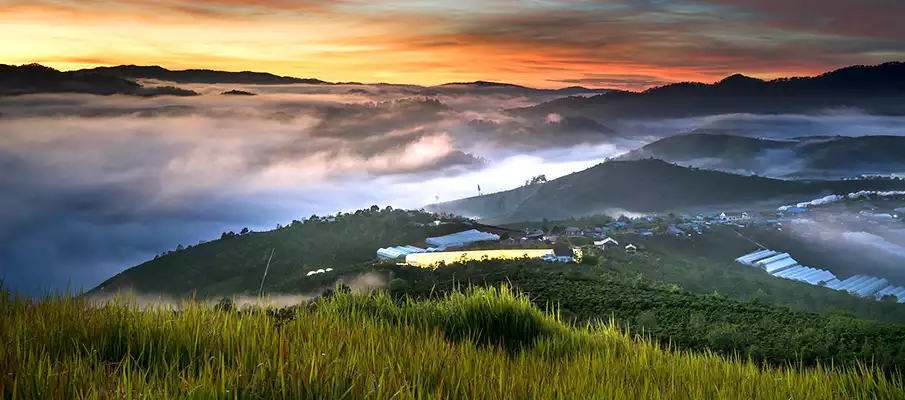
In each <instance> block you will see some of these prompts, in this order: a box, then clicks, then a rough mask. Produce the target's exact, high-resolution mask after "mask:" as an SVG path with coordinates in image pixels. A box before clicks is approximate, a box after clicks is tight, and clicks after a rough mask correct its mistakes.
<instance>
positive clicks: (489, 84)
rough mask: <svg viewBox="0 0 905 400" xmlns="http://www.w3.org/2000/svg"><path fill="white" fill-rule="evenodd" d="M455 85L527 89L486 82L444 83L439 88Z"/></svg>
mask: <svg viewBox="0 0 905 400" xmlns="http://www.w3.org/2000/svg"><path fill="white" fill-rule="evenodd" d="M456 85H458V86H483V87H513V88H523V89H529V88H528V87H526V86H521V85H513V84H511V83H500V82H488V81H474V82H450V83H444V84H442V85H440V86H456Z"/></svg>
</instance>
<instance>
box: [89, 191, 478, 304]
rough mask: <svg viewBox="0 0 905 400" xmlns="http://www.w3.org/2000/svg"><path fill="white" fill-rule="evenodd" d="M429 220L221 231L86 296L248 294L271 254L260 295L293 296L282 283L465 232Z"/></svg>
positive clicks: (358, 215)
mask: <svg viewBox="0 0 905 400" xmlns="http://www.w3.org/2000/svg"><path fill="white" fill-rule="evenodd" d="M435 218H436V216H434V215H432V214H428V213H423V212H419V211H404V210H398V209H396V210H394V209H392V208H391V207H387V208H385V209H382V210H381V209H380V208H378V207H377V206H374V207H372V208H370V209H364V210H358V211H356V212H354V213H346V214H342V213H341V214H340V215H336V216H316V215H313V216H311V217H308V218H302V219H301V220H295V221H292V222H291V223H290V224H288V225H287V226H281V227H278V228H277V229H274V230H271V231H267V232H247V231H246V232H243V231H241V230H239V233H235V232H224V233H223V234H222V235H221V237H220V239H219V240H214V241H210V242H206V243H202V244H198V245H190V246H187V247H186V248H185V249H182V248H180V249H179V250H178V251H175V252H168V253H166V254H163V255H162V256H160V257H155V258H154V259H153V260H149V261H147V262H145V263H142V264H140V265H137V266H135V267H133V268H130V269H127V270H125V271H123V272H121V273H119V274H117V275H116V276H113V277H111V278H110V279H108V280H107V281H105V282H103V283H101V284H100V285H98V287H96V288H94V289H93V290H91V291H90V292H89V293H90V294H101V293H115V292H118V291H121V290H128V289H132V290H135V291H137V292H139V293H156V294H166V295H172V296H192V295H194V296H197V297H199V298H205V297H208V296H223V295H227V294H237V293H238V294H242V293H244V294H251V295H254V294H257V293H258V289H259V287H260V285H261V278H262V276H263V274H264V268H265V266H266V264H267V261H268V258H269V256H270V253H271V250H273V251H274V258H273V260H272V263H271V264H270V267H269V270H268V273H267V281H266V282H265V285H264V290H266V291H275V290H276V291H282V290H286V291H289V292H292V293H297V292H298V291H299V290H300V289H301V288H299V287H291V285H290V286H287V285H288V284H289V283H291V282H298V280H300V279H302V280H305V281H307V280H306V279H303V278H306V273H307V272H308V271H313V270H317V269H322V268H328V267H332V268H334V269H336V270H337V271H336V272H337V274H339V273H343V272H344V271H343V268H351V267H352V266H354V265H357V264H360V263H364V262H370V261H373V260H374V259H375V257H376V256H375V254H376V251H377V249H379V248H381V247H389V246H394V245H403V244H411V243H417V242H419V241H422V240H424V239H425V238H427V237H431V236H441V235H445V234H448V233H453V232H458V231H462V230H466V229H470V228H471V226H470V225H467V224H465V223H462V222H460V221H459V222H455V223H450V224H445V225H440V226H433V225H430V224H429V223H430V222H432V221H434V220H435ZM161 277H166V278H165V279H161ZM312 289H316V288H312Z"/></svg>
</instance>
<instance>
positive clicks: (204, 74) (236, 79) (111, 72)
mask: <svg viewBox="0 0 905 400" xmlns="http://www.w3.org/2000/svg"><path fill="white" fill-rule="evenodd" d="M74 73H75V74H87V75H91V74H93V75H105V76H115V77H117V78H124V79H132V80H134V79H156V80H161V81H168V82H176V83H235V84H246V85H285V84H299V83H303V84H310V85H323V84H327V83H329V82H325V81H322V80H320V79H313V78H304V79H303V78H294V77H290V76H277V75H274V74H270V73H266V72H252V71H241V72H230V71H217V70H210V69H185V70H169V69H166V68H163V67H160V66H156V65H151V66H139V65H120V66H116V67H97V68H91V69H81V70H78V71H75V72H74Z"/></svg>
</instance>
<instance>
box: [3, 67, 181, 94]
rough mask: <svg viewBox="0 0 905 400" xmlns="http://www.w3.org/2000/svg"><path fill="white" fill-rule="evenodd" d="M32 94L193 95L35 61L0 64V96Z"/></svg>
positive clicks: (167, 87) (170, 88) (164, 87)
mask: <svg viewBox="0 0 905 400" xmlns="http://www.w3.org/2000/svg"><path fill="white" fill-rule="evenodd" d="M33 93H85V94H96V95H111V94H128V95H137V96H157V95H172V96H196V95H198V93H196V92H194V91H191V90H186V89H180V88H177V87H172V86H160V87H150V86H143V85H140V84H138V83H136V82H133V81H131V80H128V79H123V78H120V77H116V76H110V75H101V74H94V73H87V72H62V71H58V70H56V69H53V68H49V67H45V66H43V65H39V64H28V65H20V66H14V65H5V64H0V96H3V95H21V94H33Z"/></svg>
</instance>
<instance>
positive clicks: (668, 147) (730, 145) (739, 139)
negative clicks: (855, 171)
mask: <svg viewBox="0 0 905 400" xmlns="http://www.w3.org/2000/svg"><path fill="white" fill-rule="evenodd" d="M797 144H798V143H797V142H794V141H785V140H769V139H762V138H753V137H747V136H736V135H727V134H722V133H703V132H698V133H690V134H687V135H676V136H668V137H665V138H663V139H660V140H657V141H655V142H653V143H650V144H648V145H645V146H643V147H641V148H639V149H635V150H632V151H630V152H628V153H626V154H624V155H622V156H620V157H618V159H620V160H641V159H645V158H651V157H653V158H657V159H660V160H664V161H668V162H682V161H692V160H697V159H721V160H722V161H723V162H725V163H727V164H733V165H737V168H743V165H744V164H746V163H752V162H754V161H755V160H753V159H754V158H756V157H759V156H761V155H762V153H763V152H764V151H765V150H776V149H790V148H793V147H795V145H797Z"/></svg>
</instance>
